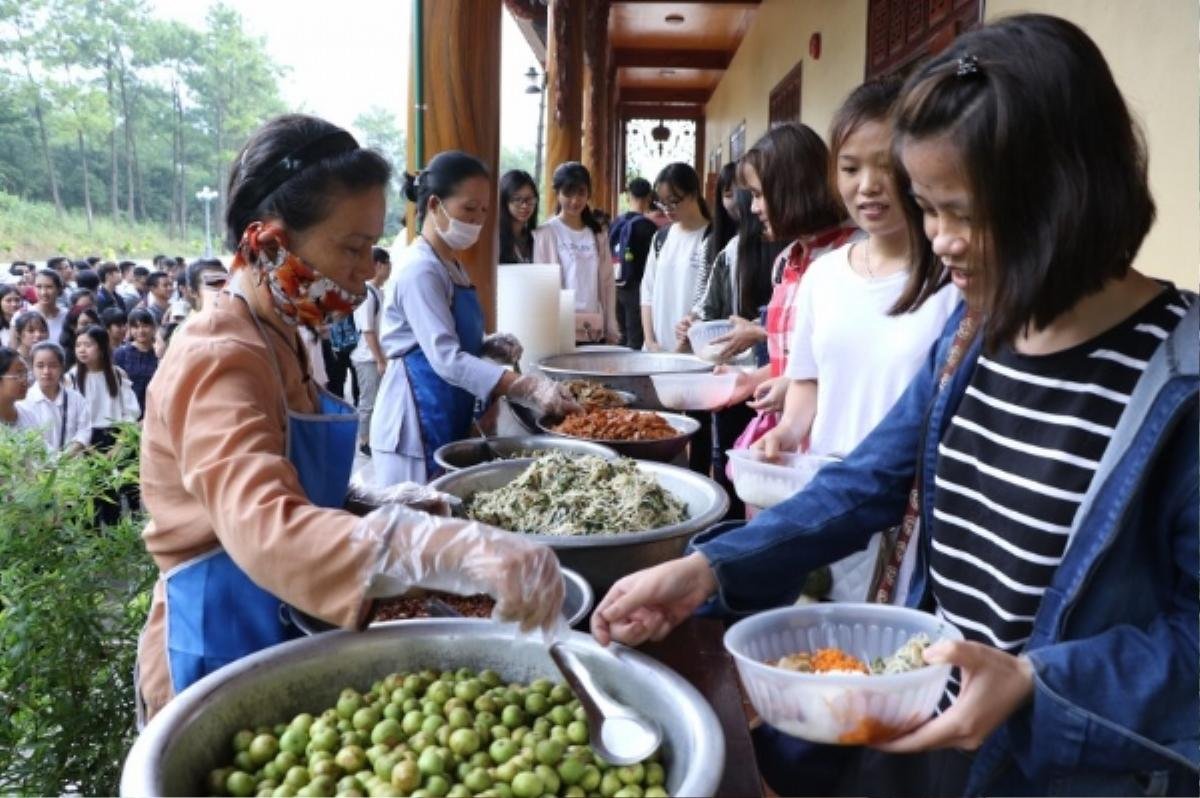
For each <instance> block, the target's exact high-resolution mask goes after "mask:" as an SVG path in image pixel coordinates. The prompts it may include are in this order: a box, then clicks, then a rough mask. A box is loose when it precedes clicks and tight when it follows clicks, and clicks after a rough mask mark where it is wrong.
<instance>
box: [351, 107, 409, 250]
mask: <svg viewBox="0 0 1200 798" xmlns="http://www.w3.org/2000/svg"><path fill="white" fill-rule="evenodd" d="M354 127H356V128H358V130H360V131H361V132H362V135H363V139H364V140H363V142H362V143H363V144H364V145H366V146H367V147H373V148H375V149H377V150H379V151H380V152H381V153H383V156H384V157H385V158H387V159H388V162H389V163H391V165H392V181H391V185H390V186H389V187H388V189H389V190H388V211H387V218H386V219H385V221H384V237H385V238H390V237H392V236H394V235H396V233H398V232H399V231H400V228H401V227H402V226H403V223H404V196H403V195H402V194H401V193H400V190H401V187H402V186H403V185H404V163H405V150H404V146H405V139H404V131H403V130H401V129H400V125H399V124H398V123H397V121H396V115H395V114H393V113H392V112H391V111H390V110H388V109H387V108H382V107H380V106H378V105H373V106H371V107H370V108H368V109H367V110H366V111H363V112H362V113H360V114H359V115H358V116H356V117H355V118H354Z"/></svg>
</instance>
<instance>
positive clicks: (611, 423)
mask: <svg viewBox="0 0 1200 798" xmlns="http://www.w3.org/2000/svg"><path fill="white" fill-rule="evenodd" d="M554 431H555V432H557V433H560V434H562V435H570V436H571V437H573V438H586V439H588V440H594V441H657V440H663V439H664V438H674V437H675V436H677V435H679V434H680V433H679V430H677V429H675V428H674V427H672V426H671V425H670V423H668V422H667V420H666V419H665V418H663V417H662V416H660V415H658V414H657V413H651V412H649V411H646V410H604V409H597V410H588V411H586V412H583V413H574V414H572V415H569V416H567V417H566V419H564V420H563V421H562V422H561V423H559V424H558V425H556V426H555V427H554Z"/></svg>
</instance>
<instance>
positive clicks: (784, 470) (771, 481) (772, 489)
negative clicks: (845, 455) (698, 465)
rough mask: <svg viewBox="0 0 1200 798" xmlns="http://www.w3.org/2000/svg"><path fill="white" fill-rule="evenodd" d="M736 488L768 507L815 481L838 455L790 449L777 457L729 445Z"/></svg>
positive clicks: (741, 496) (748, 501)
mask: <svg viewBox="0 0 1200 798" xmlns="http://www.w3.org/2000/svg"><path fill="white" fill-rule="evenodd" d="M726 454H728V455H729V462H730V465H731V467H732V469H733V488H734V490H735V491H737V495H738V498H739V499H741V500H742V501H744V502H745V503H746V504H752V505H754V506H755V507H761V508H763V509H766V508H767V507H774V506H775V505H776V504H779V503H780V502H783V501H787V500H788V499H790V498H791V497H792V496H795V495H796V494H797V493H799V492H800V491H801V490H803V489H804V488H805V486H807V485H808V483H809V482H811V481H812V478H813V477H815V476H816V475H817V472H818V471H820V470H821V469H822V468H823V467H824V466H826V465H828V464H829V463H836V462H837V460H838V458H836V457H822V456H820V455H815V454H798V453H794V452H787V453H782V454H780V455H778V456H777V457H776V458H775V460H774V461H770V462H769V461H767V459H766V456H765V455H764V454H763V453H762V452H760V451H758V450H757V449H730V450H729V451H728V452H727V453H726Z"/></svg>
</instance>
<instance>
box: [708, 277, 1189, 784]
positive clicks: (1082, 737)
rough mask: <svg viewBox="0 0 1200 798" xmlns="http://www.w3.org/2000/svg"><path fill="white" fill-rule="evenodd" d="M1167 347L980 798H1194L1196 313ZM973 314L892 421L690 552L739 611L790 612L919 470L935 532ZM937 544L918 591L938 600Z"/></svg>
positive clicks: (1099, 489)
mask: <svg viewBox="0 0 1200 798" xmlns="http://www.w3.org/2000/svg"><path fill="white" fill-rule="evenodd" d="M1191 300H1192V305H1191V308H1190V310H1189V311H1188V313H1187V315H1186V316H1185V317H1184V318H1183V319H1182V320H1181V321H1180V322H1179V324H1178V326H1177V327H1176V329H1175V331H1174V332H1173V334H1172V335H1171V336H1170V337H1169V338H1168V340H1167V341H1165V342H1164V343H1163V344H1162V345H1161V346H1159V348H1158V350H1157V351H1156V352H1155V354H1154V356H1153V358H1152V359H1151V361H1150V364H1149V366H1148V367H1147V368H1146V371H1145V372H1144V374H1143V376H1142V378H1141V379H1140V380H1139V382H1138V385H1137V387H1136V389H1135V391H1134V394H1133V396H1132V397H1131V399H1130V403H1129V405H1128V407H1127V409H1126V411H1125V413H1124V414H1123V416H1122V420H1121V422H1120V424H1119V425H1118V427H1117V430H1116V432H1115V434H1114V436H1113V438H1112V440H1111V442H1110V444H1109V446H1108V449H1107V451H1106V453H1105V455H1104V457H1103V460H1102V461H1101V464H1100V468H1099V469H1098V470H1097V472H1096V475H1095V477H1094V479H1093V483H1092V487H1091V490H1090V491H1089V492H1088V494H1087V495H1086V497H1085V498H1084V501H1083V503H1082V504H1081V506H1080V507H1079V511H1078V513H1077V514H1076V516H1075V521H1074V526H1075V530H1076V531H1075V534H1074V537H1073V539H1072V542H1071V544H1070V546H1069V547H1068V549H1067V551H1066V553H1065V556H1064V559H1063V561H1062V563H1061V565H1060V566H1059V567H1058V569H1057V571H1056V572H1055V575H1054V579H1053V582H1052V584H1051V585H1050V587H1049V588H1048V589H1047V591H1046V593H1045V595H1044V597H1043V599H1042V603H1041V605H1040V606H1039V609H1038V611H1037V615H1036V617H1035V621H1034V628H1033V633H1032V637H1031V638H1030V640H1029V642H1028V643H1027V645H1026V648H1025V654H1026V655H1027V656H1028V657H1029V659H1030V661H1031V663H1032V664H1033V668H1034V679H1035V686H1034V693H1033V697H1032V700H1031V701H1030V702H1029V703H1027V704H1026V705H1025V706H1024V707H1023V708H1022V709H1020V710H1019V711H1018V712H1016V713H1015V714H1014V715H1013V716H1011V717H1010V718H1009V720H1008V721H1007V722H1005V723H1004V724H1003V725H1002V726H1001V727H999V728H998V729H997V730H996V731H995V732H993V734H992V735H991V736H990V737H989V738H988V739H987V740H986V741H985V743H984V745H983V746H982V747H981V748H980V750H979V751H978V752H977V754H976V756H975V761H974V764H973V766H972V770H971V775H970V779H969V783H968V786H967V793H968V794H970V795H975V794H980V793H984V792H987V793H1002V794H1008V795H1024V794H1057V795H1070V794H1075V795H1082V794H1086V795H1108V794H1113V795H1133V794H1161V793H1163V792H1167V791H1170V792H1178V791H1182V792H1186V793H1188V794H1192V795H1195V794H1196V790H1197V786H1198V782H1197V773H1200V692H1198V689H1197V686H1198V682H1197V679H1198V678H1200V668H1198V659H1200V647H1198V641H1197V638H1198V635H1197V630H1198V626H1200V597H1198V593H1200V581H1198V577H1200V554H1198V546H1197V543H1198V529H1200V527H1198V524H1200V518H1198V515H1197V510H1198V504H1200V475H1198V473H1197V457H1198V449H1200V446H1198V441H1197V432H1198V430H1200V414H1198V407H1200V403H1198V401H1197V398H1198V393H1200V325H1198V320H1200V304H1198V303H1197V302H1196V300H1195V298H1194V297H1191ZM963 313H964V310H963V308H962V307H960V308H959V309H958V311H957V312H956V313H955V314H954V315H953V316H952V317H951V319H950V320H949V322H948V323H947V326H946V329H945V331H944V333H943V335H942V338H941V339H940V340H939V342H938V343H937V345H936V346H935V347H934V348H933V350H932V351H931V353H930V357H929V360H928V362H927V364H926V366H925V367H924V368H923V369H922V370H921V372H919V373H918V375H917V376H916V377H915V378H914V380H913V382H912V383H911V384H910V385H909V387H908V388H907V390H906V391H905V393H904V394H903V395H902V396H901V398H900V399H899V400H898V401H897V403H896V405H895V406H894V407H893V408H892V410H891V412H890V413H889V414H888V416H887V417H886V418H885V419H884V420H883V421H882V422H881V423H880V424H879V426H878V427H876V428H875V430H873V431H872V432H871V434H870V435H869V436H868V437H867V438H866V439H864V440H863V442H862V443H861V444H860V445H859V446H858V447H857V448H856V449H855V450H854V451H853V452H852V453H851V454H850V455H849V456H848V457H847V458H846V459H845V460H843V461H842V462H840V463H834V464H831V465H829V466H826V467H825V468H823V469H822V470H821V471H820V472H819V474H818V476H817V477H816V478H815V479H814V480H813V481H812V482H811V483H810V484H809V486H808V488H807V489H805V490H804V491H802V492H800V493H798V494H797V495H795V496H793V497H792V498H791V499H789V500H788V501H786V502H784V503H782V504H779V505H776V506H775V507H773V508H772V509H770V510H768V511H766V512H764V513H762V514H761V515H759V516H758V517H756V518H755V519H754V520H753V521H752V522H751V523H749V524H746V525H744V526H731V525H723V526H720V527H716V528H714V529H711V530H709V531H707V532H705V533H703V534H701V535H698V536H697V537H696V538H695V539H694V540H693V541H692V544H691V547H690V548H692V549H693V550H698V551H700V552H701V553H702V554H704V556H705V557H706V558H707V559H708V560H709V562H710V564H711V565H712V567H713V571H714V573H715V575H716V578H717V581H718V585H719V587H718V594H717V596H716V597H715V598H714V600H713V603H714V607H715V608H716V609H717V610H719V611H723V612H725V613H730V614H740V613H747V612H753V611H755V610H760V609H765V608H768V607H773V606H779V605H782V604H786V603H790V602H792V601H794V600H795V599H796V597H797V595H798V594H799V591H800V587H801V582H802V581H803V580H802V579H799V578H798V575H801V574H804V573H806V572H807V571H809V570H811V569H812V568H814V567H817V566H820V565H823V564H826V563H830V562H834V561H836V560H838V559H840V558H842V557H844V556H846V555H847V554H850V553H852V552H854V551H856V550H859V549H862V548H864V547H865V546H866V545H867V542H868V540H869V539H870V537H871V535H872V533H874V532H875V531H877V530H879V529H883V528H885V527H888V526H890V525H892V524H895V523H897V522H898V521H899V519H900V518H901V516H902V514H903V511H904V505H905V502H906V500H907V496H908V492H909V488H910V487H911V485H912V481H913V475H914V473H917V472H919V474H920V489H921V491H920V495H921V502H920V506H921V528H922V530H928V529H930V528H931V526H930V523H929V519H930V518H931V517H932V513H933V502H934V489H933V477H934V470H935V467H936V464H937V447H938V442H939V441H940V440H941V438H942V436H943V434H944V433H945V430H946V428H947V427H948V426H949V423H950V421H951V419H952V418H953V417H954V414H955V410H956V409H957V407H958V404H959V402H960V400H961V399H962V397H963V395H964V393H965V392H966V388H967V385H968V384H969V383H970V380H971V375H972V372H973V371H974V366H975V363H976V362H977V360H978V357H979V351H980V347H981V344H980V342H979V341H978V340H976V342H975V343H974V344H973V345H972V347H971V348H970V349H969V351H968V352H967V354H966V355H965V356H964V358H963V361H962V363H961V365H960V367H959V368H958V370H957V371H956V372H955V374H954V375H953V377H952V379H951V380H950V382H949V383H948V384H947V385H946V386H945V387H944V388H943V389H941V390H938V388H937V382H938V375H939V374H940V373H941V370H942V364H943V363H944V362H945V359H946V356H947V354H948V353H949V349H950V344H951V342H952V340H953V337H954V333H955V330H956V329H957V326H958V323H959V321H960V320H961V318H962V315H963ZM929 549H930V546H929V539H928V535H927V534H925V533H922V534H921V535H920V538H919V544H918V552H917V556H918V566H917V568H916V572H915V573H914V576H913V581H912V585H911V588H910V591H909V594H908V597H907V604H908V605H909V606H912V607H929V606H931V604H932V600H931V595H930V594H929V585H928V564H927V563H928V557H929Z"/></svg>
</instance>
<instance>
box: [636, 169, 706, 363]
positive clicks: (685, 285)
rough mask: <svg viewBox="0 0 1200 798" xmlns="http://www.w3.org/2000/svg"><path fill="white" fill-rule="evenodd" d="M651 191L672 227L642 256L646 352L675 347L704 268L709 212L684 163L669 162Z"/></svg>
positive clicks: (697, 179) (697, 181)
mask: <svg viewBox="0 0 1200 798" xmlns="http://www.w3.org/2000/svg"><path fill="white" fill-rule="evenodd" d="M654 193H655V194H657V195H658V205H659V207H660V208H662V209H663V210H664V211H666V213H667V218H668V219H670V220H671V226H670V227H668V228H666V231H665V232H664V231H662V230H660V231H659V232H658V233H657V234H656V235H655V236H654V243H653V244H652V245H651V247H650V255H649V257H647V258H646V273H645V275H644V276H643V277H642V295H641V301H642V329H643V331H644V332H645V336H646V344H645V349H646V351H648V352H661V351H662V350H663V349H664V348H674V347H675V346H676V338H675V325H676V323H677V322H679V320H680V319H682V318H684V317H685V316H687V315H688V314H689V313H690V312H691V310H692V307H693V306H694V305H695V304H696V300H697V299H698V298H699V297H698V294H699V292H700V289H701V287H702V285H703V282H704V275H705V274H706V272H707V269H708V252H707V246H706V243H707V238H708V230H709V223H710V222H711V221H712V214H710V213H709V212H708V205H707V203H705V201H704V197H703V196H702V193H701V190H700V176H699V175H697V174H696V170H695V169H693V168H692V167H691V165H689V164H686V163H673V164H668V165H667V166H666V167H665V168H664V169H663V170H662V171H661V172H659V173H658V179H656V180H655V181H654Z"/></svg>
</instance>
